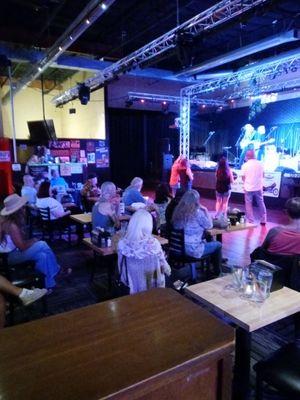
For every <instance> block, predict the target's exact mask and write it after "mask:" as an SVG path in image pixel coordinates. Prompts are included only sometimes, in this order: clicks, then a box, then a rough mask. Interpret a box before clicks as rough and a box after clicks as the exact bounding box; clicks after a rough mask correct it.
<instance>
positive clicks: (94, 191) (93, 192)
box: [80, 174, 101, 200]
mask: <svg viewBox="0 0 300 400" xmlns="http://www.w3.org/2000/svg"><path fill="white" fill-rule="evenodd" d="M80 193H81V196H83V197H85V198H86V200H91V199H93V198H97V197H99V196H100V194H101V191H100V189H99V187H98V179H97V176H96V175H95V174H90V175H89V176H88V180H87V181H86V183H85V184H84V185H83V188H82V189H81V192H80Z"/></svg>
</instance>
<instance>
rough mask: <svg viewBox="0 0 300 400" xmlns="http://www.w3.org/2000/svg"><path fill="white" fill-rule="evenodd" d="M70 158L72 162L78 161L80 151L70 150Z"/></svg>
mask: <svg viewBox="0 0 300 400" xmlns="http://www.w3.org/2000/svg"><path fill="white" fill-rule="evenodd" d="M70 158H71V161H72V162H77V161H79V158H80V149H72V148H71V149H70Z"/></svg>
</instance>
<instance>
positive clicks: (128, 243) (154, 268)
mask: <svg viewBox="0 0 300 400" xmlns="http://www.w3.org/2000/svg"><path fill="white" fill-rule="evenodd" d="M152 228H153V222H152V217H151V215H150V213H149V212H148V211H146V210H138V211H136V212H135V213H134V214H133V216H132V217H131V219H130V221H129V224H128V228H127V232H126V234H125V236H124V238H123V239H121V240H120V241H119V244H118V265H119V271H122V275H121V280H122V282H124V283H125V284H126V285H128V286H129V288H130V294H132V293H137V292H141V291H144V290H148V289H151V288H153V287H165V274H166V275H170V274H171V269H170V266H169V264H168V263H167V261H166V258H165V255H164V252H163V250H162V248H161V245H160V243H159V241H158V240H157V239H156V238H154V237H153V236H152V235H151V232H152ZM126 266H127V272H128V273H126ZM127 276H128V282H127Z"/></svg>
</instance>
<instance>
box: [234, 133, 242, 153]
mask: <svg viewBox="0 0 300 400" xmlns="http://www.w3.org/2000/svg"><path fill="white" fill-rule="evenodd" d="M244 134H245V132H243V131H242V132H241V133H240V136H239V137H238V140H237V141H236V143H235V145H234V146H235V151H236V160H238V159H239V156H240V155H239V148H240V142H241V140H242V138H243V136H244Z"/></svg>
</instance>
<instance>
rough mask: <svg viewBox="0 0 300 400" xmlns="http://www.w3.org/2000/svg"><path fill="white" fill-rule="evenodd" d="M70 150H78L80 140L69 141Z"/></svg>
mask: <svg viewBox="0 0 300 400" xmlns="http://www.w3.org/2000/svg"><path fill="white" fill-rule="evenodd" d="M70 145H71V149H80V140H71V141H70Z"/></svg>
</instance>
